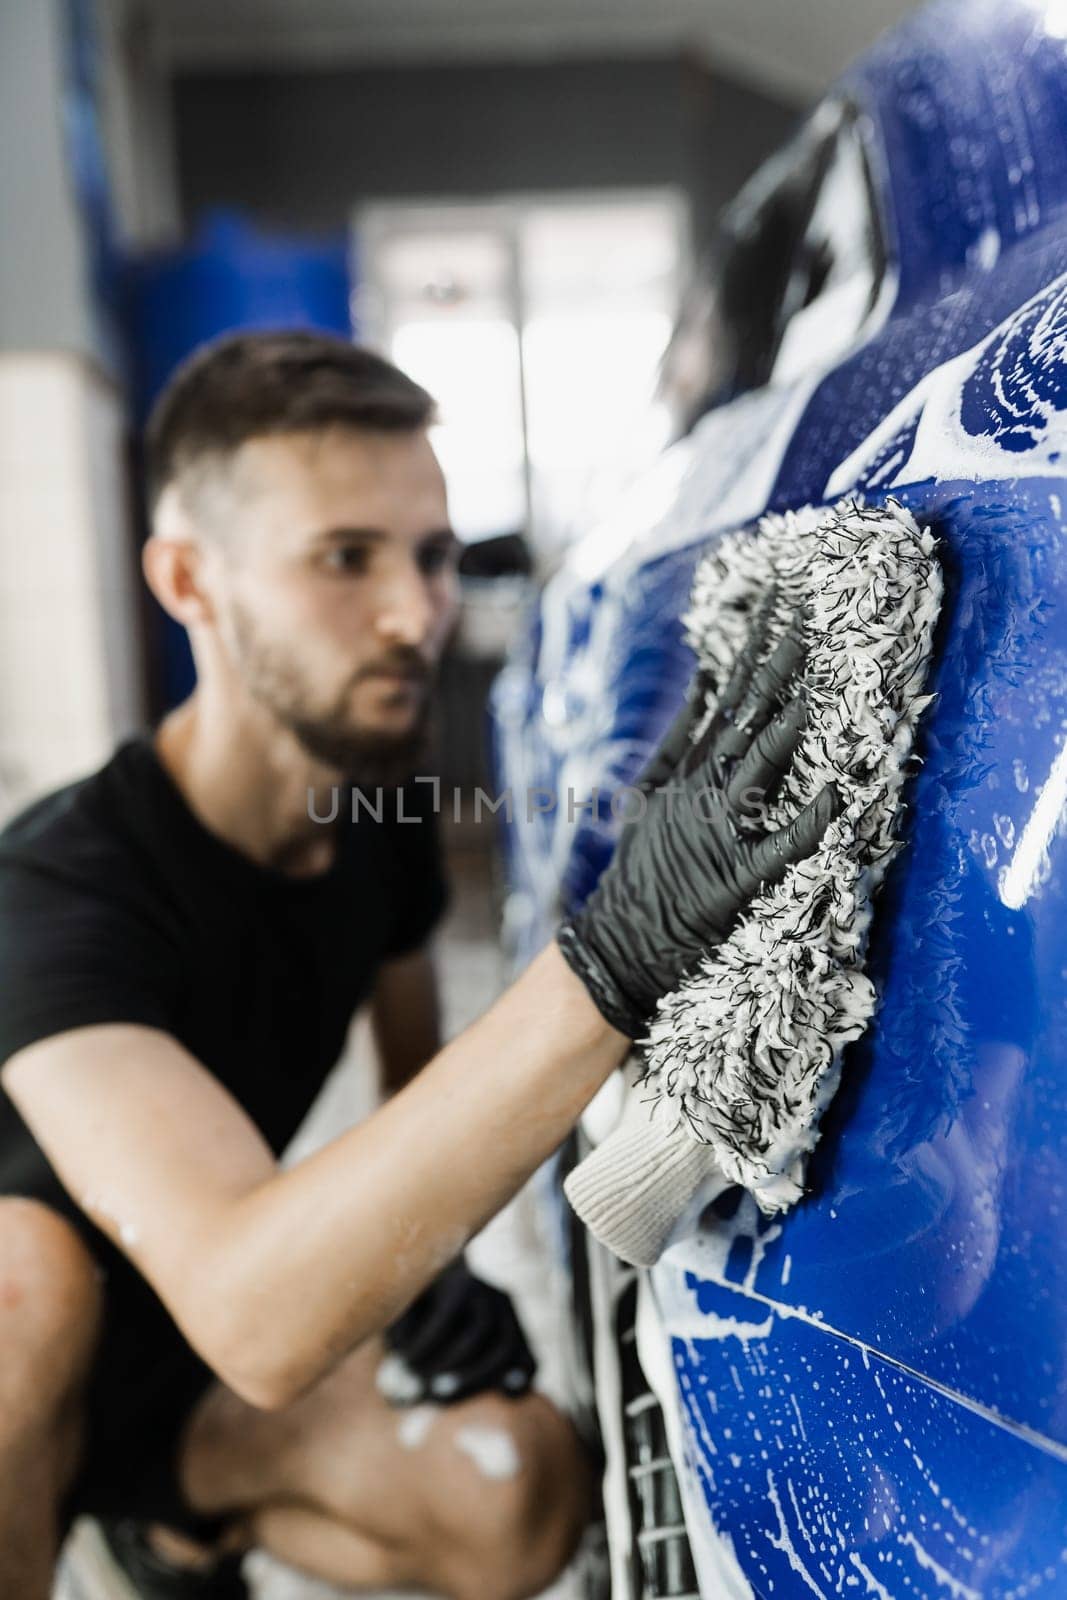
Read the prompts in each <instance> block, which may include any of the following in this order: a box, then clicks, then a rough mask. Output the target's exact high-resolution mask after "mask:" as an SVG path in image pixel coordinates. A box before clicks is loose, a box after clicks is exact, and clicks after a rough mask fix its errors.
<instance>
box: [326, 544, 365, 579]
mask: <svg viewBox="0 0 1067 1600" xmlns="http://www.w3.org/2000/svg"><path fill="white" fill-rule="evenodd" d="M326 565H327V567H328V568H329V569H330V571H331V572H342V573H357V572H366V570H367V552H366V550H363V549H361V548H360V546H359V545H352V544H342V545H335V546H334V548H333V549H332V550H328V551H327V552H326Z"/></svg>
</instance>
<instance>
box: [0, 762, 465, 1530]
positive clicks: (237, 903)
mask: <svg viewBox="0 0 1067 1600" xmlns="http://www.w3.org/2000/svg"><path fill="white" fill-rule="evenodd" d="M429 799H430V790H429V786H427V785H425V784H423V785H419V784H411V785H409V786H407V788H405V789H403V790H400V791H398V792H397V793H393V794H388V793H387V794H386V796H385V797H384V800H383V803H382V808H381V821H380V822H379V821H375V820H374V819H373V817H372V816H371V815H370V814H369V813H368V812H367V811H366V810H365V809H363V810H360V811H359V813H358V819H357V821H356V822H355V823H352V822H351V820H350V819H351V815H352V812H351V796H350V792H349V791H347V790H343V791H342V792H341V794H340V796H339V817H338V821H337V824H336V825H337V828H338V849H337V855H336V858H335V861H334V864H333V866H332V867H331V869H330V870H329V871H328V872H326V873H324V874H322V875H320V876H318V877H312V878H291V877H287V876H285V875H284V874H282V873H279V872H275V871H271V870H270V869H268V868H264V867H261V866H257V865H256V864H255V863H254V862H252V861H250V860H248V858H247V857H245V856H243V855H241V854H240V853H239V852H238V851H236V850H234V849H231V848H230V847H229V846H228V845H226V844H224V843H223V842H222V841H221V840H220V839H218V838H217V837H216V836H215V835H214V834H212V833H210V832H209V831H208V830H207V829H206V828H205V827H203V825H202V824H201V823H200V822H198V821H197V819H196V817H195V816H194V815H193V813H192V812H191V811H190V810H189V808H188V806H187V805H186V803H185V801H184V799H183V798H182V795H181V793H180V792H179V790H178V789H177V788H176V787H175V785H174V783H173V782H172V781H171V779H170V777H169V776H168V775H167V773H166V771H165V769H164V768H163V767H162V766H161V765H160V762H159V760H158V757H157V756H156V754H155V750H154V747H153V745H152V742H151V740H150V739H149V738H147V737H145V738H139V739H133V740H130V741H129V742H128V743H126V744H124V745H122V746H121V747H120V748H119V750H118V751H117V752H116V753H115V755H114V756H113V757H112V759H111V760H110V761H109V762H108V764H107V765H106V766H105V767H104V768H103V769H102V770H101V771H100V772H98V773H95V774H94V775H93V776H92V777H89V778H86V779H84V780H83V781H82V782H80V783H75V784H72V785H71V786H70V787H68V788H65V789H61V790H59V791H58V792H57V793H55V794H52V795H49V796H47V797H46V798H45V799H43V800H40V801H38V802H37V803H36V804H35V805H33V806H31V807H30V808H29V809H28V810H26V811H24V812H23V813H22V814H21V815H20V816H18V817H16V818H15V820H14V821H13V822H11V823H9V824H8V826H7V828H6V829H4V831H3V832H2V833H0V1062H3V1061H5V1060H7V1058H8V1057H9V1056H11V1055H13V1054H14V1052H15V1051H16V1050H20V1049H22V1048H23V1047H24V1046H26V1045H28V1044H31V1043H34V1042H35V1041H36V1040H39V1039H44V1038H47V1037H49V1036H50V1035H53V1034H56V1033H60V1032H64V1031H66V1030H67V1029H71V1028H78V1027H86V1026H89V1025H91V1024H94V1023H105V1022H134V1023H142V1024H146V1025H148V1026H150V1027H154V1028H161V1029H164V1030H165V1031H166V1032H167V1033H170V1034H172V1035H173V1037H174V1038H176V1039H178V1040H180V1042H181V1043H182V1044H184V1045H185V1046H186V1047H187V1048H188V1049H189V1050H190V1051H191V1052H192V1053H193V1054H194V1055H195V1056H196V1057H197V1058H198V1059H199V1060H200V1061H201V1062H202V1063H203V1064H204V1066H205V1067H207V1068H208V1070H209V1071H211V1072H212V1073H213V1074H214V1075H215V1077H216V1078H218V1080H219V1081H220V1082H221V1083H223V1084H225V1085H226V1087H227V1088H228V1089H229V1090H230V1091H231V1092H232V1093H233V1095H234V1096H235V1097H236V1099H237V1100H238V1101H239V1102H240V1103H241V1105H242V1106H243V1107H244V1109H245V1110H246V1111H247V1112H248V1114H249V1115H250V1116H251V1118H252V1120H253V1121H254V1122H255V1123H256V1125H257V1126H258V1127H259V1129H260V1130H261V1131H262V1133H263V1134H264V1136H265V1138H266V1139H267V1141H268V1143H269V1144H270V1146H271V1148H272V1149H273V1150H274V1151H276V1152H280V1151H281V1149H282V1147H283V1146H284V1145H285V1144H286V1143H287V1141H288V1140H289V1138H290V1137H291V1136H292V1134H293V1133H294V1132H295V1131H296V1128H297V1126H298V1125H299V1123H300V1121H301V1120H302V1118H303V1116H304V1114H305V1112H306V1111H307V1110H308V1108H309V1107H310V1105H311V1103H312V1101H313V1100H314V1098H315V1095H316V1094H317V1092H318V1090H319V1088H320V1087H321V1085H322V1083H323V1080H324V1079H325V1077H326V1076H327V1074H328V1073H329V1071H330V1068H331V1067H332V1066H333V1064H334V1062H335V1061H336V1059H337V1057H338V1055H339V1054H340V1051H341V1047H342V1044H343V1042H344V1037H345V1033H346V1030H347V1028H348V1024H349V1021H350V1019H351V1017H352V1014H353V1012H354V1010H355V1009H356V1007H357V1006H358V1005H359V1003H360V1001H361V1000H363V999H364V998H365V997H366V996H367V994H368V992H369V990H370V988H371V985H372V983H373V980H374V975H375V972H376V970H377V968H378V966H379V964H380V963H381V962H383V961H386V960H388V959H389V958H390V957H393V956H397V955H400V954H403V953H405V952H407V951H409V950H413V949H416V948H417V947H418V946H419V945H420V944H421V943H423V941H424V940H425V939H426V937H427V935H428V934H429V933H430V931H431V929H432V928H433V926H434V923H435V922H436V921H437V919H438V917H439V916H440V914H441V911H442V909H443V907H444V904H445V900H446V891H445V885H444V880H443V876H442V870H441V862H440V855H439V849H438V842H437V834H436V828H435V825H434V822H433V818H432V815H431V814H430V807H429V803H428V802H429ZM398 800H399V808H398ZM401 817H404V818H418V819H419V820H418V821H414V822H408V821H401V820H399V819H400V818H401ZM146 1070H147V1069H146ZM5 1194H6V1195H23V1196H28V1197H30V1198H32V1199H36V1200H39V1201H41V1202H43V1203H44V1204H46V1205H49V1206H51V1207H52V1208H53V1209H54V1210H56V1211H58V1212H59V1213H60V1214H61V1215H63V1216H65V1217H66V1218H67V1219H68V1220H69V1221H70V1222H71V1223H72V1225H73V1226H74V1227H75V1228H76V1230H77V1231H78V1233H79V1234H80V1235H81V1237H82V1238H83V1239H84V1240H85V1242H86V1244H87V1245H88V1247H89V1249H90V1251H91V1252H92V1254H93V1255H94V1257H95V1259H96V1261H97V1263H98V1265H99V1267H100V1269H101V1271H102V1274H103V1282H104V1287H105V1294H104V1302H103V1323H102V1331H101V1337H100V1340H99V1343H98V1346H97V1352H96V1358H95V1362H94V1365H93V1370H92V1374H91V1377H90V1381H89V1386H88V1389H87V1392H86V1397H85V1399H86V1426H85V1433H84V1450H83V1455H82V1463H81V1468H80V1471H79V1474H78V1478H77V1480H76V1482H75V1484H74V1486H73V1488H72V1489H71V1491H70V1494H69V1496H68V1500H67V1504H66V1508H65V1512H66V1515H67V1516H72V1515H73V1514H75V1513H76V1512H77V1511H79V1510H84V1511H89V1512H94V1513H96V1514H97V1515H108V1516H138V1517H140V1518H142V1519H143V1520H160V1521H164V1522H167V1523H170V1524H172V1525H173V1526H176V1527H182V1526H184V1525H185V1523H184V1520H183V1519H184V1518H186V1517H187V1515H188V1511H187V1508H186V1507H185V1505H184V1502H183V1500H182V1496H181V1492H180V1489H179V1487H178V1483H177V1476H176V1465H175V1463H176V1461H177V1455H178V1443H177V1441H178V1438H179V1436H180V1433H181V1430H182V1427H183V1426H184V1422H185V1419H186V1417H187V1416H188V1414H189V1412H190V1410H191V1408H192V1406H193V1405H194V1404H195V1402H196V1399H197V1397H198V1396H199V1395H200V1394H201V1393H202V1392H203V1390H204V1388H205V1387H206V1385H207V1384H208V1383H209V1382H210V1380H211V1374H210V1372H209V1370H208V1368H207V1367H206V1366H205V1364H204V1363H203V1361H202V1360H201V1359H200V1358H199V1357H198V1356H197V1355H195V1354H194V1352H193V1351H192V1350H191V1349H190V1348H189V1346H188V1344H187V1343H186V1341H185V1339H184V1338H183V1336H182V1335H181V1333H180V1332H179V1330H178V1329H177V1327H176V1326H175V1324H174V1322H173V1320H172V1319H171V1317H170V1315H169V1313H168V1312H167V1311H166V1309H165V1308H164V1306H163V1305H162V1304H161V1302H160V1301H159V1300H158V1298H157V1296H156V1295H155V1294H154V1292H153V1291H152V1289H151V1288H150V1287H149V1285H148V1284H147V1283H146V1282H145V1280H144V1279H142V1278H141V1277H140V1275H139V1274H138V1272H137V1271H136V1269H135V1268H134V1266H133V1265H132V1264H131V1262H130V1261H129V1260H128V1259H127V1258H126V1257H125V1256H124V1255H123V1254H122V1253H121V1252H120V1251H119V1250H118V1249H117V1248H116V1247H115V1246H113V1245H112V1244H111V1242H110V1240H109V1239H107V1238H106V1237H105V1235H104V1234H103V1233H101V1232H100V1231H99V1229H97V1228H96V1226H95V1225H94V1224H93V1223H92V1222H91V1221H90V1219H89V1218H88V1216H87V1215H86V1214H85V1212H83V1211H82V1210H81V1209H80V1208H79V1207H78V1206H77V1205H76V1204H75V1202H74V1201H73V1199H72V1198H71V1197H70V1196H69V1195H68V1194H67V1192H66V1190H65V1189H64V1188H63V1186H62V1184H61V1183H60V1181H59V1179H58V1177H57V1176H56V1174H55V1173H54V1172H53V1170H52V1168H51V1166H50V1165H49V1163H48V1161H47V1158H46V1157H45V1155H44V1153H43V1151H42V1150H41V1149H40V1148H39V1147H38V1145H37V1144H36V1142H35V1140H34V1139H33V1137H32V1135H31V1133H30V1131H29V1129H28V1128H27V1127H26V1125H25V1124H24V1123H23V1121H22V1119H21V1117H20V1116H19V1113H18V1111H17V1110H16V1108H15V1106H14V1104H13V1103H12V1101H11V1100H10V1099H9V1098H8V1097H7V1095H6V1094H5V1093H4V1091H3V1088H2V1087H0V1195H5Z"/></svg>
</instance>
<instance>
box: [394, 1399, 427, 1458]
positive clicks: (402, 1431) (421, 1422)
mask: <svg viewBox="0 0 1067 1600" xmlns="http://www.w3.org/2000/svg"><path fill="white" fill-rule="evenodd" d="M436 1416H437V1407H436V1406H415V1407H414V1408H413V1410H411V1411H405V1412H404V1414H403V1416H402V1417H401V1418H400V1421H399V1422H398V1423H397V1425H396V1436H397V1438H398V1439H399V1440H400V1443H401V1444H402V1445H403V1446H404V1449H405V1450H420V1449H421V1448H422V1446H423V1445H424V1444H425V1443H426V1436H427V1434H428V1433H429V1431H430V1429H431V1428H432V1427H433V1424H434V1419H435V1418H436Z"/></svg>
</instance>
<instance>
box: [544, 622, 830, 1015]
mask: <svg viewBox="0 0 1067 1600" xmlns="http://www.w3.org/2000/svg"><path fill="white" fill-rule="evenodd" d="M772 602H773V597H772V600H769V601H768V602H767V603H766V604H765V606H764V607H763V609H762V611H761V612H760V614H759V615H758V616H757V618H756V620H755V622H754V624H753V628H752V632H751V634H750V637H749V641H748V644H747V645H746V648H745V650H744V651H743V652H742V654H741V656H740V657H739V659H738V661H737V664H736V666H735V668H734V671H733V673H732V675H731V677H730V680H729V682H728V683H727V685H726V687H725V689H724V690H723V693H722V695H721V697H720V700H719V703H718V705H717V707H716V711H715V715H714V716H713V717H712V718H711V720H710V723H709V725H708V727H707V728H706V729H704V731H703V732H702V733H701V735H700V737H699V739H698V740H696V742H695V743H694V741H693V734H694V733H695V732H696V730H697V729H698V728H700V725H701V723H702V722H703V721H704V720H705V718H706V716H707V687H708V686H707V684H706V683H705V682H704V681H703V680H702V679H701V678H700V677H698V679H697V682H696V685H695V687H694V691H693V693H692V694H691V696H690V699H689V701H688V703H687V705H686V706H684V707H683V709H682V711H681V713H680V714H679V716H678V717H677V718H676V719H675V722H674V724H673V725H672V727H671V729H670V731H669V733H668V734H667V737H666V738H665V740H664V741H663V743H662V745H661V746H660V748H659V750H658V751H657V752H656V754H655V756H654V757H653V759H652V761H651V763H650V764H649V766H648V767H647V768H646V770H645V772H644V774H643V775H642V778H641V780H640V785H639V786H640V788H641V790H642V793H643V794H644V795H645V796H646V798H647V809H646V811H645V813H644V815H643V816H642V817H640V818H638V819H637V820H635V821H633V822H631V823H629V824H628V825H627V827H626V828H625V829H624V831H623V834H622V837H621V839H620V841H619V846H618V849H617V850H616V852H615V856H614V858H613V860H612V862H611V864H610V866H609V867H608V868H607V870H606V871H605V873H604V875H603V877H602V878H601V880H600V882H599V884H598V885H597V887H596V889H595V890H594V892H593V894H592V895H591V896H590V898H589V900H588V901H587V902H586V904H585V906H584V907H583V908H582V910H581V911H579V912H578V913H577V915H576V916H574V917H572V918H571V919H570V920H569V921H568V922H566V923H565V924H564V925H563V927H562V928H561V929H560V931H559V934H558V935H557V942H558V944H559V947H560V949H561V951H562V953H563V955H564V957H565V959H566V960H567V962H568V963H569V965H570V966H571V968H572V969H573V971H574V972H575V973H576V974H577V975H578V977H579V978H581V980H582V982H583V983H584V984H585V986H586V988H587V990H588V991H589V994H590V996H591V997H592V999H593V1000H594V1002H595V1003H596V1005H597V1006H598V1007H599V1009H600V1011H601V1013H602V1015H603V1016H604V1017H605V1018H606V1019H607V1021H608V1022H610V1023H611V1024H612V1026H613V1027H615V1028H618V1029H619V1030H620V1031H621V1032H624V1033H627V1034H629V1036H630V1037H631V1038H636V1037H638V1036H639V1035H640V1034H641V1032H642V1031H643V1029H644V1026H645V1024H646V1022H647V1020H648V1018H649V1017H650V1016H651V1014H652V1012H653V1010H654V1008H655V1004H656V1001H657V1000H658V999H659V998H660V996H661V995H664V994H666V993H668V992H669V991H670V990H671V989H674V988H675V987H677V984H678V982H679V980H680V979H681V978H682V977H683V976H684V974H685V973H686V972H687V971H688V970H690V969H691V968H692V967H693V966H694V965H695V964H696V962H697V961H698V960H699V959H700V957H701V955H703V954H704V953H705V952H706V951H708V950H710V949H712V948H713V947H714V946H715V945H718V944H721V943H722V942H723V940H724V939H725V938H726V937H727V936H728V934H729V933H730V930H731V929H732V928H733V926H734V924H735V923H736V921H737V919H738V917H739V916H740V915H741V913H742V912H743V911H744V909H745V907H746V906H747V905H748V903H749V901H750V900H751V899H752V898H753V896H754V895H755V894H756V893H757V892H758V891H759V890H760V889H761V888H762V887H763V886H764V885H768V884H774V883H778V882H779V881H780V880H781V879H782V878H783V877H784V875H785V873H786V870H787V868H788V867H789V866H791V865H792V864H793V863H794V862H796V861H800V860H803V858H804V857H805V856H808V855H810V854H811V853H812V851H813V850H814V849H815V848H816V846H817V845H818V843H819V840H820V839H821V838H822V836H823V833H824V832H825V830H826V827H827V824H828V823H829V822H830V821H831V819H832V818H833V817H834V816H835V815H836V812H837V809H838V798H837V794H836V792H835V791H834V789H833V788H832V787H831V786H827V787H826V788H825V789H824V790H823V791H822V792H821V794H819V795H818V796H817V797H816V798H815V799H814V800H813V801H811V803H810V804H809V805H807V806H806V807H805V808H804V810H803V811H801V813H800V814H799V816H798V817H797V818H796V819H795V820H794V821H793V822H791V823H790V824H789V826H788V827H786V828H782V829H780V830H779V831H778V832H776V833H770V834H768V833H767V832H766V831H765V829H764V827H763V826H762V819H763V817H764V815H765V808H766V806H767V805H768V803H769V802H770V800H771V798H772V796H773V794H774V791H775V789H776V787H777V785H778V783H779V781H780V780H781V778H782V776H783V774H784V773H785V772H786V771H787V770H788V767H789V764H790V762H791V761H792V759H793V754H794V752H795V750H796V747H797V743H798V741H799V739H800V735H801V732H802V729H803V725H804V704H803V699H802V697H801V696H800V695H799V694H793V695H792V697H790V686H791V682H792V680H793V678H794V677H795V674H796V673H797V671H798V669H799V667H800V666H801V664H802V662H803V646H802V643H801V639H800V631H799V627H798V626H797V624H796V623H794V625H793V626H792V627H791V628H790V630H789V631H788V632H787V633H786V635H785V637H784V638H783V639H782V641H781V642H780V644H779V645H778V646H777V648H776V649H775V650H774V651H773V652H771V654H770V655H769V657H768V658H767V660H766V661H763V662H761V661H760V659H759V658H760V655H761V653H762V650H763V646H764V641H765V639H766V634H767V629H768V625H769V621H770V612H771V605H772Z"/></svg>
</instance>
